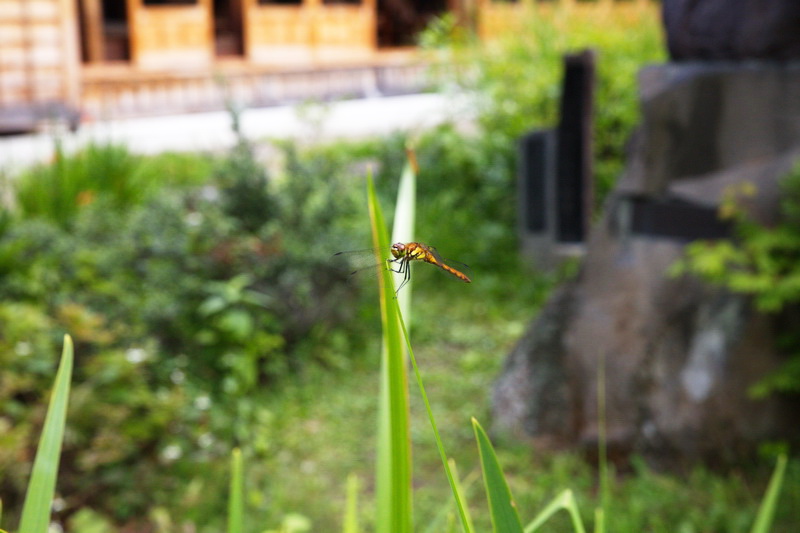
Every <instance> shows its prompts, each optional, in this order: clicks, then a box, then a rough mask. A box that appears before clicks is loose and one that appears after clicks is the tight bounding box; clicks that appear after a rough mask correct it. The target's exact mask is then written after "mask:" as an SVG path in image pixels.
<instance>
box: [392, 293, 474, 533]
mask: <svg viewBox="0 0 800 533" xmlns="http://www.w3.org/2000/svg"><path fill="white" fill-rule="evenodd" d="M392 307H393V308H394V309H396V312H397V318H398V319H399V321H400V327H401V329H402V330H403V336H404V338H405V341H406V348H407V349H408V356H409V358H410V359H411V367H412V368H413V369H414V377H415V378H416V380H417V385H418V386H419V392H420V395H421V396H422V401H423V402H424V403H425V410H426V411H427V413H428V420H429V421H430V424H431V429H432V430H433V436H434V438H435V440H436V447H437V448H438V449H439V456H440V457H441V459H442V463H443V464H444V471H445V474H446V475H447V481H448V482H449V483H450V490H452V492H453V497H454V498H455V500H456V506H457V507H458V513H459V516H460V518H461V525H462V527H463V528H464V531H466V532H467V533H469V532H471V531H472V525H471V523H470V519H469V515H468V513H467V506H466V505H465V504H464V497H463V495H462V492H461V489H460V487H459V484H458V482H457V481H456V477H455V476H454V475H453V472H452V469H451V468H450V461H449V460H448V459H447V453H446V452H445V449H444V444H443V443H442V438H441V436H440V435H439V429H438V428H437V426H436V419H435V418H434V416H433V410H432V409H431V403H430V401H429V400H428V394H427V393H426V392H425V386H424V384H423V383H422V374H420V371H419V366H418V365H417V358H416V357H414V350H413V349H412V348H411V341H410V340H409V337H408V330H407V329H406V325H405V322H404V321H403V315H402V314H401V313H400V308H399V304H398V303H397V300H394V305H393V306H392Z"/></svg>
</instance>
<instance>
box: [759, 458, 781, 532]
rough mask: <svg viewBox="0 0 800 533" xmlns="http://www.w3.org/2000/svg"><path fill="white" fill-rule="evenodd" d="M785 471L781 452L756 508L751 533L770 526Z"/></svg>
mask: <svg viewBox="0 0 800 533" xmlns="http://www.w3.org/2000/svg"><path fill="white" fill-rule="evenodd" d="M785 472H786V455H785V454H781V455H780V456H779V457H778V463H777V464H776V465H775V471H774V472H773V473H772V478H771V479H770V480H769V486H768V487H767V493H766V494H765V495H764V499H763V500H762V501H761V505H760V506H759V508H758V515H757V516H756V522H755V524H753V529H752V530H751V531H752V533H767V531H769V529H770V527H772V519H773V518H774V517H775V507H777V505H778V496H779V495H780V492H781V486H782V485H783V475H784V473H785Z"/></svg>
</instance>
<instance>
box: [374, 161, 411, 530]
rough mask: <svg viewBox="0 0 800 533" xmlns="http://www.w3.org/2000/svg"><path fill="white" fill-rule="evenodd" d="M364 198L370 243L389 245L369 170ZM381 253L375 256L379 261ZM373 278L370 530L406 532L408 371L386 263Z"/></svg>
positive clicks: (408, 513)
mask: <svg viewBox="0 0 800 533" xmlns="http://www.w3.org/2000/svg"><path fill="white" fill-rule="evenodd" d="M367 202H368V205H369V213H370V222H371V223H372V239H373V246H374V248H375V249H376V250H377V251H378V252H377V253H378V254H380V253H381V251H388V250H389V238H388V236H387V235H386V224H385V222H384V218H383V213H382V212H381V209H380V205H379V204H378V199H377V196H376V194H375V185H374V183H373V181H372V176H371V175H370V176H369V177H368V179H367ZM383 259H385V258H381V257H379V258H378V260H379V261H380V260H383ZM379 283H380V292H379V294H380V306H381V322H382V325H383V352H382V361H381V393H380V407H379V415H378V417H379V418H378V466H377V476H376V493H377V505H376V507H377V510H378V516H377V520H376V531H377V532H378V533H410V532H411V531H412V527H413V526H412V524H413V521H412V505H411V502H412V497H411V438H410V422H409V416H410V415H409V400H408V371H407V367H406V364H405V354H404V351H403V341H402V337H401V335H400V326H399V321H398V317H397V306H396V302H395V293H394V283H393V280H392V273H391V272H390V271H389V269H388V268H384V269H382V270H381V276H380V279H379Z"/></svg>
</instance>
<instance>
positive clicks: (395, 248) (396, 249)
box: [392, 242, 406, 259]
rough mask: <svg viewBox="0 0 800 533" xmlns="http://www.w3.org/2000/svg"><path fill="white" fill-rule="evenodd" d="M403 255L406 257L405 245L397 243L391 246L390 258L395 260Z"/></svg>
mask: <svg viewBox="0 0 800 533" xmlns="http://www.w3.org/2000/svg"><path fill="white" fill-rule="evenodd" d="M404 255H406V245H405V244H403V243H402V242H397V243H395V244H393V245H392V256H393V257H394V258H395V259H400V258H401V257H403V256H404Z"/></svg>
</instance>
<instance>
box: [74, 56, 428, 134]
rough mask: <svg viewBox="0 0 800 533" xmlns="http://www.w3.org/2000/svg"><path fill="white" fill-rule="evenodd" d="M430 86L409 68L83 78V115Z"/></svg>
mask: <svg viewBox="0 0 800 533" xmlns="http://www.w3.org/2000/svg"><path fill="white" fill-rule="evenodd" d="M428 85H429V82H428V78H427V75H426V66H425V65H423V64H421V63H418V62H414V63H408V64H392V65H370V66H363V67H348V68H332V67H331V68H317V69H308V70H292V71H279V72H274V71H272V72H263V71H262V72H258V71H243V72H229V73H225V74H217V75H214V74H211V73H206V74H203V73H192V74H181V73H176V74H171V75H169V76H165V75H164V74H163V73H162V74H158V75H157V74H140V75H138V76H136V77H135V78H132V77H130V76H126V77H124V78H122V77H119V78H118V79H112V78H110V77H97V78H95V79H91V78H89V79H84V82H83V97H82V102H83V112H84V114H85V115H86V116H87V118H89V119H94V120H105V119H114V118H121V117H131V116H137V115H154V114H167V113H184V112H197V111H210V110H219V109H224V108H225V106H226V104H227V103H228V102H233V103H236V104H237V105H243V106H246V107H262V106H269V105H279V104H286V103H292V102H299V101H303V100H310V99H315V100H333V99H339V98H352V97H365V96H377V95H397V94H409V93H414V92H419V91H422V90H424V89H425V88H426V87H427V86H428Z"/></svg>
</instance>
